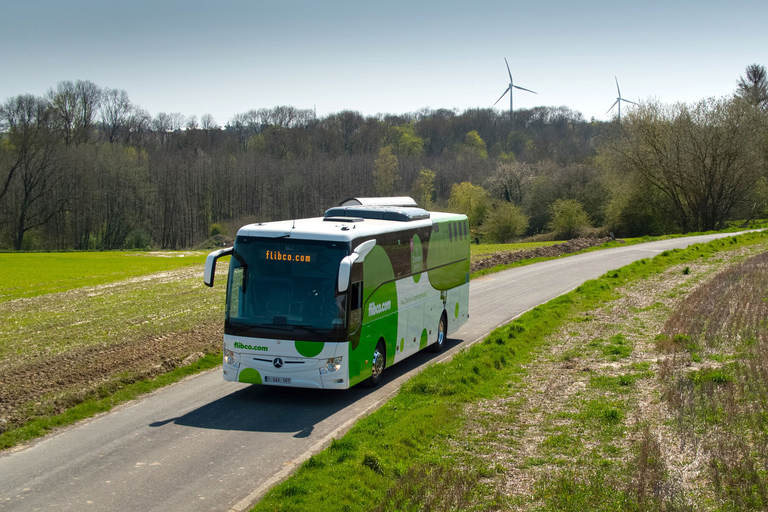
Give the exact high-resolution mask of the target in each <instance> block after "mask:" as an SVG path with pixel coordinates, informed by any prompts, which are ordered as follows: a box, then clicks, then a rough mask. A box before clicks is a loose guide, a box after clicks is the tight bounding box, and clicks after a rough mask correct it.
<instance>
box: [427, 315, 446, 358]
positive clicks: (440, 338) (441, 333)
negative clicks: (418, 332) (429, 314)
mask: <svg viewBox="0 0 768 512" xmlns="http://www.w3.org/2000/svg"><path fill="white" fill-rule="evenodd" d="M447 324H448V322H447V320H446V319H445V311H443V314H442V315H441V316H440V323H439V324H438V325H437V341H436V342H434V343H433V344H431V345H430V346H429V350H431V351H432V352H440V351H442V350H443V347H444V346H445V327H446V325H447Z"/></svg>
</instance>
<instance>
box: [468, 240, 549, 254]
mask: <svg viewBox="0 0 768 512" xmlns="http://www.w3.org/2000/svg"><path fill="white" fill-rule="evenodd" d="M561 243H563V240H555V241H549V242H525V243H517V244H481V245H474V244H473V245H471V246H470V255H471V256H472V257H473V258H475V257H481V256H490V255H491V254H495V253H497V252H512V251H530V250H531V249H535V248H537V247H548V246H550V245H557V244H561Z"/></svg>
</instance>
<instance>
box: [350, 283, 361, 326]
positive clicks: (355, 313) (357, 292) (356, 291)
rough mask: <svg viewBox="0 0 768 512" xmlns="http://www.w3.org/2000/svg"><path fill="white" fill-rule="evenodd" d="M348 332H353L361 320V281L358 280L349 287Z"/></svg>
mask: <svg viewBox="0 0 768 512" xmlns="http://www.w3.org/2000/svg"><path fill="white" fill-rule="evenodd" d="M349 304H350V306H349V311H350V314H349V332H355V331H356V330H357V328H358V327H359V326H360V322H361V321H362V320H363V310H362V307H363V283H362V281H358V282H356V283H352V286H350V287H349Z"/></svg>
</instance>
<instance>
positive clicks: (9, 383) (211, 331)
mask: <svg viewBox="0 0 768 512" xmlns="http://www.w3.org/2000/svg"><path fill="white" fill-rule="evenodd" d="M220 344H221V326H220V325H215V326H213V325H210V326H200V328H198V329H195V330H194V331H192V332H185V333H171V334H168V335H164V336H160V337H157V338H152V339H145V340H130V341H126V342H121V343H118V344H116V345H115V344H113V345H109V346H104V345H102V346H92V347H83V348H79V349H75V350H72V351H69V352H65V353H63V354H58V355H56V356H53V357H52V358H50V359H47V360H45V361H42V362H35V363H34V364H33V365H25V366H21V367H14V368H12V369H10V370H9V371H4V372H0V432H3V431H5V430H7V428H9V427H12V426H18V425H19V424H20V423H22V422H23V421H24V420H26V419H27V418H28V413H27V407H30V406H32V408H33V409H35V408H44V409H46V411H45V412H48V413H60V412H63V411H64V410H65V409H66V408H67V407H71V406H72V405H75V404H77V403H79V402H81V401H82V400H84V399H85V398H87V397H89V396H92V395H95V394H97V393H98V390H99V388H100V387H102V386H107V387H110V386H109V384H112V387H114V385H115V384H116V383H124V384H128V383H131V382H135V381H137V380H140V379H146V378H150V377H154V376H156V375H158V374H161V373H166V372H169V371H171V370H173V369H175V368H176V367H178V366H182V365H186V364H191V363H192V362H194V361H196V360H197V359H199V358H200V357H202V356H203V355H204V354H205V353H210V352H215V351H216V350H218V347H219V345H220Z"/></svg>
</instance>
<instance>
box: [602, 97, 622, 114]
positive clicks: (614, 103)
mask: <svg viewBox="0 0 768 512" xmlns="http://www.w3.org/2000/svg"><path fill="white" fill-rule="evenodd" d="M618 102H619V100H616V101H614V102H613V105H611V108H609V109H608V110H606V111H605V113H606V114H607V113H608V112H610V111H611V110H613V107H615V106H616V104H617V103H618Z"/></svg>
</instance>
